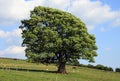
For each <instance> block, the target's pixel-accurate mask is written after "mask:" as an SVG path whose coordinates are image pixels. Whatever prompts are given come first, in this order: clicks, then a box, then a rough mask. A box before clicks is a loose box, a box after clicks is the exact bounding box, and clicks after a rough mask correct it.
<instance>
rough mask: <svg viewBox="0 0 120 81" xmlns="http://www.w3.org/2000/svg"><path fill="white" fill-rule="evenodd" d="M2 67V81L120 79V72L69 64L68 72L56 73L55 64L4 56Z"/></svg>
mask: <svg viewBox="0 0 120 81" xmlns="http://www.w3.org/2000/svg"><path fill="white" fill-rule="evenodd" d="M0 67H1V69H0V81H120V73H115V72H107V71H101V70H96V69H90V68H85V67H77V68H76V69H72V67H73V66H67V71H68V74H65V75H62V74H57V73H55V71H56V70H57V68H56V66H55V65H49V66H46V65H43V64H33V63H28V62H26V61H23V60H13V59H3V58H0ZM9 68H14V69H13V70H10V69H9ZM18 68H19V69H22V70H19V69H18Z"/></svg>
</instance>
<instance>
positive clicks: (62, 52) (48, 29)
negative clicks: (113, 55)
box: [19, 6, 97, 73]
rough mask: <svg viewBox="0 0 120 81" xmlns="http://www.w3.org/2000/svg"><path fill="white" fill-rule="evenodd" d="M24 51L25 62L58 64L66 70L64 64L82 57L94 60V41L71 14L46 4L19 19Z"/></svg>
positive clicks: (80, 22) (61, 71)
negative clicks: (26, 60)
mask: <svg viewBox="0 0 120 81" xmlns="http://www.w3.org/2000/svg"><path fill="white" fill-rule="evenodd" d="M19 28H21V30H22V38H23V43H22V46H25V47H26V50H25V53H26V57H27V58H28V60H29V61H32V62H41V63H56V64H58V72H59V73H66V67H65V65H66V63H73V62H77V61H78V59H85V60H88V61H90V62H94V57H95V56H97V53H96V50H97V46H96V41H95V37H94V35H92V34H89V33H88V31H87V28H86V25H85V24H84V23H83V22H82V21H81V20H80V19H79V18H77V17H75V16H74V15H72V14H71V13H68V12H65V11H61V10H58V9H53V8H49V7H41V6H38V7H35V8H34V10H32V11H31V13H30V18H29V19H25V20H22V21H21V25H20V27H19Z"/></svg>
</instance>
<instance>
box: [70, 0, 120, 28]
mask: <svg viewBox="0 0 120 81" xmlns="http://www.w3.org/2000/svg"><path fill="white" fill-rule="evenodd" d="M70 11H71V12H72V13H74V14H75V15H76V16H77V17H79V18H81V19H82V20H83V21H85V22H86V24H87V25H89V24H90V25H93V26H96V25H97V24H101V23H105V22H108V21H111V20H114V19H116V18H117V17H118V11H112V10H111V8H110V6H108V5H106V4H105V5H104V4H102V2H100V1H90V0H75V1H74V2H73V4H72V7H71V8H70Z"/></svg>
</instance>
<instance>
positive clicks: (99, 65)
mask: <svg viewBox="0 0 120 81" xmlns="http://www.w3.org/2000/svg"><path fill="white" fill-rule="evenodd" d="M72 65H74V66H78V67H87V68H92V69H98V70H104V71H114V70H113V68H112V67H108V66H104V65H102V64H98V65H96V66H94V65H92V64H88V65H84V64H79V63H78V62H75V63H74V64H72ZM115 72H120V68H116V69H115Z"/></svg>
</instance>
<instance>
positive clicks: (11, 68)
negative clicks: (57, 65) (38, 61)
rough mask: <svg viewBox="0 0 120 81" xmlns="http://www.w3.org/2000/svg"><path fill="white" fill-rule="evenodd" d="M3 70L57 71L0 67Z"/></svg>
mask: <svg viewBox="0 0 120 81" xmlns="http://www.w3.org/2000/svg"><path fill="white" fill-rule="evenodd" d="M0 69H3V70H16V71H26V72H45V73H57V71H49V70H37V69H25V68H4V67H0Z"/></svg>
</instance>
